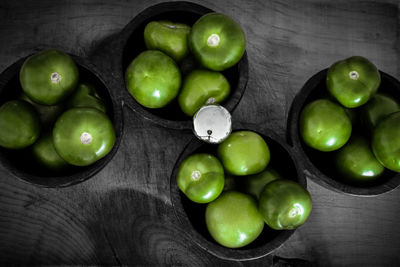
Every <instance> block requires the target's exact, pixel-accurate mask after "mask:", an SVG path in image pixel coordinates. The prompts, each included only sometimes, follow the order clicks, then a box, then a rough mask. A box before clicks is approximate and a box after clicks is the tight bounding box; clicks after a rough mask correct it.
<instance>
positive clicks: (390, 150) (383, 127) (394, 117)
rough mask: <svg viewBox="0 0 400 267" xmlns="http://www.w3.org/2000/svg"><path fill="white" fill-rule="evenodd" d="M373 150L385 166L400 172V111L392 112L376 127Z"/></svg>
mask: <svg viewBox="0 0 400 267" xmlns="http://www.w3.org/2000/svg"><path fill="white" fill-rule="evenodd" d="M372 151H373V152H374V155H375V157H376V158H377V159H378V160H379V162H380V163H381V164H382V165H383V166H385V167H386V168H388V169H389V170H392V171H395V172H400V111H398V112H395V113H392V114H390V115H389V116H387V117H386V118H385V119H383V120H382V121H381V122H380V123H379V124H378V125H377V126H376V127H375V130H374V133H373V136H372Z"/></svg>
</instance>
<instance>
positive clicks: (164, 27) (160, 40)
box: [144, 20, 190, 61]
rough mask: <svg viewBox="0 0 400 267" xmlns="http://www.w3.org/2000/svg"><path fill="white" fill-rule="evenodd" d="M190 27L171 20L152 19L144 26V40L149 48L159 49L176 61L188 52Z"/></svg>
mask: <svg viewBox="0 0 400 267" xmlns="http://www.w3.org/2000/svg"><path fill="white" fill-rule="evenodd" d="M189 33H190V27H189V26H188V25H186V24H182V23H175V22H171V21H166V20H162V21H152V22H149V23H148V24H147V25H146V27H145V28H144V42H145V44H146V47H147V49H149V50H160V51H162V52H164V53H165V54H167V55H168V56H170V57H172V58H173V59H174V60H176V61H181V60H182V59H183V58H184V57H185V56H186V55H187V54H188V53H189V46H188V35H189Z"/></svg>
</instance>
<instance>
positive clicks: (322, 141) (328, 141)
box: [299, 99, 352, 152]
mask: <svg viewBox="0 0 400 267" xmlns="http://www.w3.org/2000/svg"><path fill="white" fill-rule="evenodd" d="M299 126H300V135H301V137H302V139H303V141H304V142H305V143H306V144H307V145H308V146H310V147H312V148H314V149H317V150H319V151H325V152H326V151H333V150H336V149H339V148H341V147H342V146H343V145H344V144H346V142H347V141H348V140H349V138H350V135H351V131H352V125H351V121H350V118H349V116H348V115H347V113H346V111H345V110H344V109H343V108H342V107H341V106H339V105H338V104H336V103H333V102H332V101H329V100H326V99H319V100H315V101H313V102H311V103H309V104H307V105H306V106H305V107H304V108H303V110H302V111H301V114H300V125H299Z"/></svg>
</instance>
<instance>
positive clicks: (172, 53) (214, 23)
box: [125, 13, 246, 116]
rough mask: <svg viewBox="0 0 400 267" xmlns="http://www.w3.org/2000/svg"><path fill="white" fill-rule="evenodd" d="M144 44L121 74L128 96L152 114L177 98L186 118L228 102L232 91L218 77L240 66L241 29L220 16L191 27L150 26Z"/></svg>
mask: <svg viewBox="0 0 400 267" xmlns="http://www.w3.org/2000/svg"><path fill="white" fill-rule="evenodd" d="M144 42H145V45H146V47H147V49H148V50H147V51H144V52H142V53H140V54H139V55H138V56H137V57H136V58H135V59H134V60H133V61H132V62H131V63H130V65H129V66H128V68H127V69H126V72H125V82H126V86H127V88H128V90H129V92H130V94H131V95H132V96H133V97H134V98H135V100H136V101H137V102H138V103H139V104H141V105H142V106H144V107H147V108H151V109H156V108H162V107H165V106H167V105H168V104H170V103H171V102H172V101H173V100H174V99H176V98H177V100H178V103H179V106H180V108H181V110H182V111H183V112H184V113H185V114H186V115H187V116H193V115H194V114H195V113H196V111H197V110H199V108H201V107H202V106H203V105H206V104H209V103H221V102H223V101H224V100H226V99H227V97H228V96H229V94H230V90H231V88H230V84H229V82H228V80H227V79H226V78H225V76H224V75H223V74H222V73H221V71H223V70H226V69H228V68H230V67H232V66H234V65H235V64H236V63H237V62H239V60H240V59H241V58H242V56H243V54H244V51H245V46H246V41H245V36H244V33H243V31H242V29H241V28H240V26H239V25H238V24H237V23H236V22H235V21H233V20H232V19H231V18H229V17H228V16H225V15H223V14H219V13H209V14H206V15H204V16H202V17H201V18H200V19H199V20H197V21H196V23H194V25H193V26H192V27H190V26H189V25H186V24H182V23H175V22H171V21H165V20H163V21H152V22H149V23H148V24H147V25H146V27H145V29H144ZM183 75H184V76H185V77H183Z"/></svg>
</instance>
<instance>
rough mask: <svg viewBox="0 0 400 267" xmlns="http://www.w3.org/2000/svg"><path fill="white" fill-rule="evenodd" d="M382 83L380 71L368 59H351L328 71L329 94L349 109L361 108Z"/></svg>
mask: <svg viewBox="0 0 400 267" xmlns="http://www.w3.org/2000/svg"><path fill="white" fill-rule="evenodd" d="M380 83H381V75H380V73H379V71H378V69H377V68H376V67H375V65H374V64H372V62H370V61H369V60H368V59H366V58H364V57H360V56H354V57H349V58H347V59H344V60H341V61H338V62H336V63H334V64H333V65H332V66H331V67H330V68H329V71H328V75H327V78H326V86H327V88H328V90H329V92H330V93H331V94H332V95H333V96H334V97H335V98H336V99H337V100H338V101H339V103H340V104H342V105H343V106H345V107H347V108H355V107H359V106H361V105H363V104H365V103H367V101H368V100H369V99H370V98H371V97H372V96H373V95H374V94H375V93H376V91H377V90H378V88H379V85H380Z"/></svg>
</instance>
